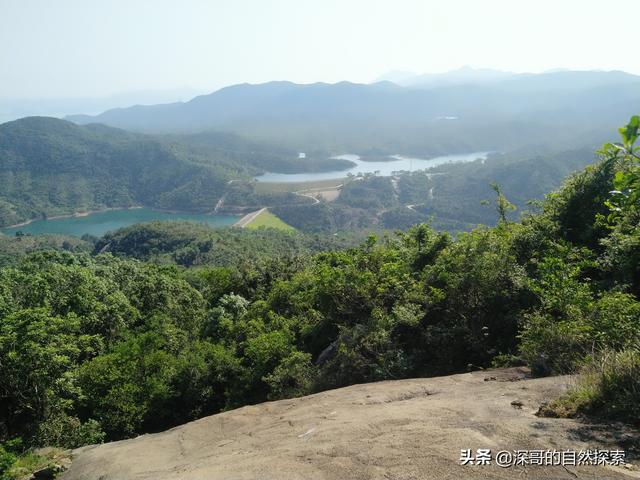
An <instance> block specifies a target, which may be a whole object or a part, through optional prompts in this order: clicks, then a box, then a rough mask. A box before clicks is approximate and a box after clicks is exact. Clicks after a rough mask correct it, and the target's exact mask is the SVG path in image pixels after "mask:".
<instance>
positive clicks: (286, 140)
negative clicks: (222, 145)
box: [68, 71, 640, 155]
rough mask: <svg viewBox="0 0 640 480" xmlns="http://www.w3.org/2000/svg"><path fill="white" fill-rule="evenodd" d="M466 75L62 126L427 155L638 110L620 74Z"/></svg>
mask: <svg viewBox="0 0 640 480" xmlns="http://www.w3.org/2000/svg"><path fill="white" fill-rule="evenodd" d="M469 73H473V75H471V76H472V77H474V78H476V80H474V81H473V82H472V83H464V84H455V83H454V84H444V85H434V86H432V87H430V88H418V87H402V86H399V85H396V84H394V83H392V82H389V81H383V82H378V83H374V84H354V83H349V82H340V83H336V84H326V83H314V84H307V85H301V84H294V83H291V82H269V83H264V84H259V85H249V84H241V85H234V86H230V87H226V88H223V89H221V90H218V91H216V92H213V93H211V94H209V95H201V96H198V97H195V98H194V99H192V100H190V101H188V102H184V103H182V102H179V103H172V104H164V105H153V106H134V107H130V108H123V109H114V110H108V111H106V112H104V113H102V114H100V115H97V116H86V115H76V116H71V117H68V118H69V119H70V120H72V121H74V122H76V123H80V124H86V123H94V122H100V123H104V124H107V125H111V126H116V127H120V128H125V129H129V130H135V131H142V132H154V133H193V132H203V131H207V130H218V131H227V132H233V133H237V134H240V135H243V136H246V137H249V138H254V139H257V140H261V141H268V142H271V143H274V144H278V145H282V146H287V147H288V148H295V149H299V150H300V151H305V149H306V148H309V149H311V148H322V149H326V150H330V151H335V152H339V153H344V152H345V151H358V152H361V151H364V150H366V149H381V150H384V151H386V152H391V153H414V154H422V155H435V154H440V153H454V152H460V151H465V150H467V151H469V150H509V149H512V148H519V147H522V146H523V145H526V144H527V143H536V142H543V143H548V142H554V143H561V142H564V143H569V144H570V145H565V147H567V146H573V145H572V144H571V142H574V143H575V142H576V141H578V140H579V139H580V138H581V137H584V136H586V135H591V136H593V135H594V133H595V134H596V137H597V136H598V134H599V133H601V132H606V133H608V132H610V131H612V130H613V129H614V128H615V126H616V125H618V124H620V123H621V122H623V121H624V120H625V119H626V118H628V117H629V116H630V115H631V114H633V112H635V111H637V110H638V109H639V108H640V77H638V76H635V75H631V74H628V73H625V72H615V71H614V72H571V71H569V72H565V71H561V72H549V73H543V74H508V73H504V72H503V73H500V74H498V73H495V72H493V71H473V72H469V71H459V72H457V73H455V75H457V76H458V77H464V76H465V75H467V76H468V74H469ZM452 75H454V74H452ZM455 75H454V76H455ZM489 77H491V78H492V80H491V81H486V80H487V79H488V78H489ZM478 78H482V79H484V80H482V81H481V80H479V79H478ZM427 80H428V79H427ZM423 87H424V85H423ZM446 119H449V120H455V121H443V120H446ZM461 131H464V132H465V134H464V135H461V134H460V133H461Z"/></svg>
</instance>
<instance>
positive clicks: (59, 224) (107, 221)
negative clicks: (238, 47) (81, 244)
mask: <svg viewBox="0 0 640 480" xmlns="http://www.w3.org/2000/svg"><path fill="white" fill-rule="evenodd" d="M153 220H185V221H189V222H194V223H204V224H207V225H210V226H212V227H225V226H230V225H233V224H234V223H235V222H236V221H237V220H238V217H237V216H234V215H205V214H189V213H169V212H161V211H158V210H153V209H150V208H131V209H123V210H107V211H104V212H96V213H91V214H89V215H86V216H81V217H79V216H76V217H65V218H56V219H51V220H35V221H33V222H31V223H29V224H28V225H22V226H20V227H11V228H2V229H0V231H1V232H2V233H4V234H6V235H14V234H15V233H16V232H22V233H30V234H32V235H40V234H45V233H55V234H61V235H74V236H76V237H81V236H82V235H84V234H89V235H95V236H96V237H101V236H102V235H104V234H105V233H107V232H108V231H111V230H117V229H118V228H122V227H127V226H129V225H133V224H134V223H140V222H150V221H153Z"/></svg>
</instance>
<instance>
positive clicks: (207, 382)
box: [0, 117, 640, 468]
mask: <svg viewBox="0 0 640 480" xmlns="http://www.w3.org/2000/svg"><path fill="white" fill-rule="evenodd" d="M639 130H640V119H639V118H638V117H634V119H633V120H632V122H631V123H630V124H629V125H628V126H627V127H625V128H623V129H621V132H622V136H623V143H621V144H618V145H607V146H605V147H604V149H603V150H602V151H601V152H600V159H599V161H598V162H597V163H596V164H594V165H592V166H589V167H587V168H586V169H584V170H583V171H581V172H580V173H578V174H576V175H573V176H572V177H571V178H569V179H568V180H567V181H566V182H565V183H564V185H563V186H562V188H561V189H560V190H558V191H557V192H555V193H553V194H551V195H550V196H549V197H548V198H547V200H546V201H545V202H544V203H543V205H542V206H541V212H540V213H538V214H534V215H528V216H525V217H524V218H523V219H522V221H519V222H512V221H510V220H509V218H508V216H507V213H508V209H509V203H508V201H507V199H506V198H505V197H504V195H502V194H501V192H500V190H499V189H496V190H497V193H498V195H497V199H496V200H495V202H494V207H495V208H496V215H497V216H498V218H499V223H498V225H497V226H496V227H493V228H489V227H480V228H477V229H475V230H474V231H472V232H469V233H465V234H461V235H460V236H459V237H458V238H457V239H455V240H454V239H452V238H451V237H450V236H449V235H448V234H446V233H440V232H437V231H435V230H433V229H432V228H430V227H429V226H427V225H419V226H416V227H414V228H412V229H410V230H408V231H407V232H404V233H398V234H397V235H394V236H391V237H385V238H375V237H373V236H372V237H370V238H369V239H368V240H366V241H365V242H363V243H362V244H361V245H360V246H359V247H357V248H350V249H346V250H333V251H325V252H321V253H317V254H312V253H311V251H312V250H313V249H314V248H316V247H313V246H312V245H313V242H312V244H311V245H309V244H307V248H301V249H300V250H298V252H299V253H295V254H293V255H291V256H277V255H272V253H271V250H272V249H274V250H275V249H278V248H281V247H282V246H283V245H293V248H296V247H295V245H296V244H298V245H302V244H304V243H305V242H304V241H302V243H298V242H300V241H301V240H297V239H294V238H293V237H287V235H291V234H288V233H281V234H278V235H276V236H275V237H270V235H269V234H268V233H267V232H266V231H258V232H256V233H252V234H250V236H248V237H245V238H241V237H238V236H237V235H236V234H235V233H233V232H232V233H231V234H230V235H229V237H226V234H225V233H224V232H219V233H215V234H207V233H206V232H203V231H198V230H197V229H193V228H191V227H185V230H184V231H183V230H182V228H183V227H184V225H182V226H181V225H180V224H176V225H174V226H171V227H169V228H164V227H163V226H161V225H157V224H152V225H149V226H146V227H136V228H131V229H126V230H123V231H121V232H116V233H114V234H113V235H110V236H108V237H105V238H104V239H102V240H101V241H100V242H99V243H98V244H97V245H96V251H95V252H94V253H93V254H92V255H89V254H87V253H72V252H53V251H49V252H39V253H34V254H31V255H27V256H25V257H24V258H22V259H21V260H20V261H19V262H17V263H16V264H15V265H13V266H6V267H4V268H0V318H1V321H0V364H1V365H2V370H1V372H0V398H1V399H2V402H0V440H1V441H2V442H7V441H9V440H11V442H9V443H5V444H4V447H3V449H0V454H2V455H3V456H2V458H3V459H9V460H7V462H8V464H9V465H11V464H12V462H13V461H15V456H13V457H12V455H14V454H17V453H20V452H21V451H23V450H24V448H26V447H29V446H41V445H57V446H62V447H75V446H79V445H83V444H87V443H94V442H101V441H104V440H115V439H120V438H126V437H131V436H134V435H137V434H140V433H144V432H152V431H158V430H160V429H164V428H168V427H171V426H174V425H177V424H180V423H183V422H185V421H188V420H191V419H194V418H199V417H202V416H204V415H208V414H211V413H215V412H218V411H220V410H224V409H228V408H232V407H236V406H240V405H245V404H250V403H255V402H262V401H264V400H268V399H278V398H285V397H291V396H297V395H303V394H306V393H310V392H315V391H319V390H324V389H328V388H334V387H338V386H343V385H349V384H353V383H359V382H369V381H376V380H383V379H398V378H405V377H412V376H430V375H442V374H448V373H454V372H463V371H466V370H467V369H468V368H469V367H470V366H471V367H472V368H478V367H489V366H491V365H513V364H528V365H529V366H530V367H531V369H532V371H533V373H534V374H535V375H550V374H558V373H568V372H577V371H582V372H583V376H582V377H581V378H582V380H581V381H580V382H579V383H577V384H576V387H575V388H574V389H573V390H571V391H570V392H569V393H568V394H567V395H566V396H564V397H562V398H560V399H558V400H557V401H555V402H554V403H552V404H550V405H547V406H546V407H545V409H546V410H544V411H545V412H546V413H547V414H550V415H575V414H583V415H591V414H597V415H599V416H601V417H606V418H610V419H615V420H622V421H628V422H632V423H633V422H638V420H639V419H640V410H639V407H638V406H639V405H640V398H639V397H638V391H639V388H638V385H639V379H640V351H639V346H640V270H639V269H638V265H640V261H639V259H640V248H639V246H640V236H639V231H638V224H639V220H640V209H639V208H638V192H639V191H640V173H639V171H640V170H639V167H638V159H639V158H640V156H639V155H638V153H639V151H638V149H637V147H634V146H633V143H634V141H635V140H636V139H637V137H638V134H639ZM227 241H228V242H230V245H233V246H234V247H233V248H236V247H237V248H238V251H239V252H242V251H244V247H243V246H242V245H243V244H244V245H246V246H247V247H246V251H247V252H249V253H247V255H249V256H250V255H254V254H255V255H259V254H260V253H259V247H260V246H263V245H266V247H265V250H264V257H263V258H264V259H265V261H264V262H262V261H260V262H247V263H242V262H241V261H239V260H235V258H236V257H233V256H232V257H231V261H230V262H228V263H227V264H225V265H220V263H219V262H218V261H217V260H216V259H215V253H214V254H213V256H212V257H208V256H209V255H210V252H211V250H212V249H213V250H215V249H216V248H217V249H219V250H220V251H223V252H224V251H225V248H226V247H224V243H225V242H227ZM292 242H293V243H292ZM204 245H209V246H208V247H207V248H203V246H204ZM336 247H340V245H335V246H331V245H330V244H325V246H319V247H317V248H318V250H323V249H325V248H329V249H332V248H336ZM229 248H232V247H231V246H230V247H229ZM107 251H110V252H113V253H114V254H117V255H118V256H117V257H116V256H114V255H112V254H111V253H105V252H107ZM127 256H133V257H136V258H140V259H143V260H153V262H148V261H140V260H136V259H131V258H127ZM210 262H211V263H210ZM183 265H185V266H190V265H197V267H191V268H185V267H183ZM18 437H19V438H20V439H21V440H20V441H17V440H16V438H18ZM19 445H22V447H20V446H19ZM3 452H4V453H3ZM12 458H13V460H11V459H12ZM5 463H6V462H5ZM7 468H10V467H7Z"/></svg>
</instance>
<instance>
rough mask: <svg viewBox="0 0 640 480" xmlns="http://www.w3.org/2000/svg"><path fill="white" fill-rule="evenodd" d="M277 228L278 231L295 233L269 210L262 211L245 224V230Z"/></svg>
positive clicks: (293, 229)
mask: <svg viewBox="0 0 640 480" xmlns="http://www.w3.org/2000/svg"><path fill="white" fill-rule="evenodd" d="M260 227H266V228H277V229H278V230H287V231H290V232H293V231H295V228H293V227H292V226H291V225H288V224H286V223H284V222H283V221H282V220H280V219H279V218H278V217H276V216H275V215H274V214H273V213H271V212H270V211H269V210H263V211H262V213H260V215H258V216H257V217H256V218H254V219H253V220H252V221H251V222H250V223H248V224H247V226H246V228H260Z"/></svg>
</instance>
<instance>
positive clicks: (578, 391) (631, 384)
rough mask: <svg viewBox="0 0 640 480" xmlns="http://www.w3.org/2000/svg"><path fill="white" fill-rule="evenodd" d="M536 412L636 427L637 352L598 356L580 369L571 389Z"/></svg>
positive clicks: (639, 407)
mask: <svg viewBox="0 0 640 480" xmlns="http://www.w3.org/2000/svg"><path fill="white" fill-rule="evenodd" d="M540 413H541V414H542V415H543V416H554V417H575V416H577V415H589V416H594V417H600V418H606V419H610V420H619V421H623V422H627V423H631V424H637V425H640V350H639V349H628V350H624V351H621V352H607V353H603V354H601V355H600V356H599V357H598V358H596V359H594V360H592V361H591V362H590V363H589V364H588V365H587V366H585V367H584V368H583V370H582V372H581V374H580V376H579V377H578V381H577V383H576V385H575V386H574V387H572V388H571V389H569V391H568V392H567V393H566V394H565V395H563V396H562V397H561V398H559V399H557V400H555V401H553V402H552V403H550V404H548V405H546V406H544V407H543V408H542V409H541V412H540Z"/></svg>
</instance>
